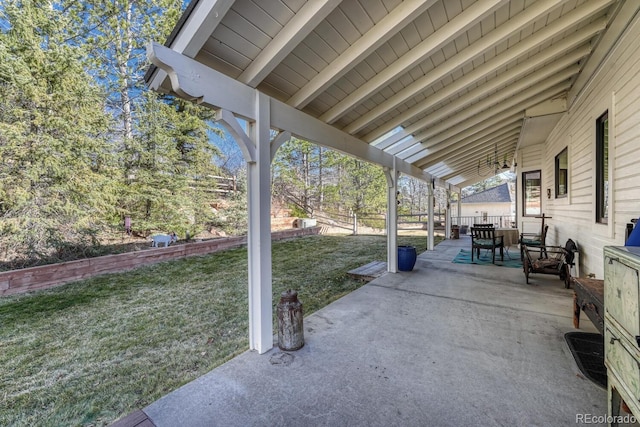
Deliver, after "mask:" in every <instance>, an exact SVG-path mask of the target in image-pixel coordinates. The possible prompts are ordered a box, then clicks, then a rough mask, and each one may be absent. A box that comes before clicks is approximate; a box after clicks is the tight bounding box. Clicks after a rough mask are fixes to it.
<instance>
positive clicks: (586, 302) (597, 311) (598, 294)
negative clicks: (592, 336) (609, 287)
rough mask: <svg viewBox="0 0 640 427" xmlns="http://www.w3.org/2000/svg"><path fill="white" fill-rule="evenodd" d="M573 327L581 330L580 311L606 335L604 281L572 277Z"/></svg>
mask: <svg viewBox="0 0 640 427" xmlns="http://www.w3.org/2000/svg"><path fill="white" fill-rule="evenodd" d="M571 281H572V282H573V291H574V293H573V326H574V327H575V328H576V329H580V311H581V310H582V311H584V312H585V313H587V317H589V319H590V320H591V322H593V324H594V325H595V327H596V328H598V331H600V333H601V334H604V280H599V279H589V278H586V277H572V278H571Z"/></svg>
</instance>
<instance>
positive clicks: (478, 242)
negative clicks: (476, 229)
mask: <svg viewBox="0 0 640 427" xmlns="http://www.w3.org/2000/svg"><path fill="white" fill-rule="evenodd" d="M473 244H474V245H482V246H493V240H491V239H474V241H473Z"/></svg>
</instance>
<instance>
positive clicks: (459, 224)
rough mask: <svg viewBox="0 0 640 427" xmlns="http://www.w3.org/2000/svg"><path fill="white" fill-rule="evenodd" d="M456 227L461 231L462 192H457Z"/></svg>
mask: <svg viewBox="0 0 640 427" xmlns="http://www.w3.org/2000/svg"><path fill="white" fill-rule="evenodd" d="M458 226H459V227H460V228H461V229H462V192H458Z"/></svg>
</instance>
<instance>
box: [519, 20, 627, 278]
mask: <svg viewBox="0 0 640 427" xmlns="http://www.w3.org/2000/svg"><path fill="white" fill-rule="evenodd" d="M639 38H640V20H639V19H638V18H637V17H636V18H635V20H634V21H633V22H632V23H631V25H630V26H629V28H627V30H626V32H625V33H624V34H623V35H622V37H621V38H620V40H619V43H618V44H617V46H616V47H614V49H613V50H612V51H611V52H610V54H609V56H608V58H606V59H605V62H604V64H603V66H601V67H600V68H599V69H598V71H597V72H596V74H595V75H594V76H593V78H592V80H591V81H590V83H588V85H587V86H586V88H585V90H584V93H582V94H581V95H580V96H579V97H578V98H577V100H576V101H575V102H574V104H573V105H572V106H570V109H569V111H568V112H567V113H565V114H564V116H563V117H562V118H561V119H560V121H559V122H558V124H557V125H556V127H555V128H554V130H553V131H552V132H551V134H550V135H549V138H548V139H547V141H546V142H545V143H544V144H541V145H540V151H539V156H540V157H538V158H537V159H536V158H535V156H536V153H535V149H534V148H533V147H527V148H526V149H523V150H522V151H523V152H522V153H521V155H520V165H521V168H519V169H520V171H526V170H532V169H536V168H537V167H538V166H539V165H541V166H542V167H541V169H542V194H543V197H542V198H543V200H542V209H543V212H544V213H545V214H546V215H549V216H551V217H552V219H550V220H549V223H550V224H552V226H553V230H554V232H553V233H550V235H549V236H548V239H547V243H548V244H558V245H564V243H565V242H566V240H567V239H568V238H571V239H574V240H575V241H576V242H577V243H578V246H579V248H580V274H581V275H586V274H589V273H593V274H595V276H596V277H597V278H602V277H603V274H604V261H603V248H604V246H607V245H623V244H624V237H625V227H626V224H627V223H628V222H629V221H630V220H631V219H632V218H637V217H639V216H640V185H639V183H640V167H639V166H638V163H639V162H640V75H637V74H638V71H639V70H640V51H638V50H637V40H638V39H639ZM607 110H608V111H609V126H610V133H609V151H610V153H609V156H610V157H609V158H610V169H609V173H610V177H609V182H610V192H609V197H610V202H609V224H598V223H596V221H595V203H596V199H595V133H596V132H595V122H596V119H597V118H598V117H600V115H602V114H603V113H604V112H605V111H607ZM565 147H568V155H569V194H568V197H566V198H559V199H556V198H555V194H554V193H555V190H554V182H555V181H554V180H555V176H554V175H555V167H554V159H555V156H556V155H557V154H558V153H559V152H560V151H561V150H562V149H564V148H565ZM548 188H549V189H551V193H552V196H551V199H547V196H546V191H547V189H548Z"/></svg>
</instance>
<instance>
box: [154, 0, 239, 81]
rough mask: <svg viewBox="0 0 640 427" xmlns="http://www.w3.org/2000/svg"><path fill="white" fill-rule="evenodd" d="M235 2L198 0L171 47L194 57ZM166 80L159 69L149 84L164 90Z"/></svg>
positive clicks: (229, 0) (233, 0)
mask: <svg viewBox="0 0 640 427" xmlns="http://www.w3.org/2000/svg"><path fill="white" fill-rule="evenodd" d="M192 1H196V0H192ZM234 2H235V0H197V3H196V4H195V6H194V8H193V10H192V11H191V13H190V14H189V16H188V17H187V19H186V22H185V23H184V24H183V25H182V28H180V31H178V33H177V34H176V36H175V37H174V38H173V40H170V42H169V47H170V48H171V49H173V50H174V51H176V52H179V53H181V54H183V55H186V56H188V57H190V58H194V57H195V56H196V55H197V54H198V52H199V51H200V49H202V46H204V44H205V42H206V41H207V39H208V38H209V37H210V36H211V34H213V31H214V30H215V29H216V27H217V26H218V25H219V24H220V22H221V21H222V18H224V16H225V15H226V14H227V12H228V11H229V9H231V6H233V3H234ZM166 80H167V74H166V72H164V70H162V69H158V70H157V71H156V72H155V73H154V74H153V76H152V77H151V79H150V81H149V82H148V84H149V86H150V87H151V88H153V89H154V90H156V91H162V88H164V89H166V88H167V86H166V84H167V81H166Z"/></svg>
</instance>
